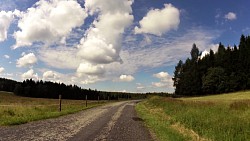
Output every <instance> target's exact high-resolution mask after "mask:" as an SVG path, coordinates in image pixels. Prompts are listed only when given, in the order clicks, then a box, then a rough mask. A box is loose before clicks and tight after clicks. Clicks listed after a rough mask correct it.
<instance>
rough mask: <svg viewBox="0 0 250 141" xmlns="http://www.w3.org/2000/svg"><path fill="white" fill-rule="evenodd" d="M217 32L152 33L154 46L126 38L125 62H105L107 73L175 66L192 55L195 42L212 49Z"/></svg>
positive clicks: (199, 46) (123, 57) (116, 73)
mask: <svg viewBox="0 0 250 141" xmlns="http://www.w3.org/2000/svg"><path fill="white" fill-rule="evenodd" d="M214 35H217V36H218V35H219V33H217V31H212V30H209V31H206V30H202V29H190V30H188V31H187V33H185V34H183V35H181V36H177V37H171V38H169V39H168V38H163V37H158V36H154V37H153V36H152V37H151V40H152V44H153V45H154V46H150V47H143V46H142V47H138V42H132V43H131V42H128V43H127V42H125V43H124V46H125V47H124V48H123V50H122V51H121V53H120V56H121V58H122V60H123V63H122V64H120V63H117V62H114V63H111V64H107V65H105V69H106V76H109V77H112V76H114V75H120V74H124V73H126V74H135V73H137V72H138V71H140V70H142V69H143V70H147V69H152V68H157V67H167V66H175V65H176V64H177V63H178V61H179V60H185V59H187V57H189V56H190V51H191V49H192V44H193V43H196V45H197V47H198V48H199V49H200V50H205V49H208V50H209V49H210V48H211V47H212V45H213V44H212V42H213V40H214V39H215V38H217V36H214ZM134 38H135V39H136V40H139V39H138V38H136V37H134ZM139 42H140V41H139ZM214 47H216V45H214ZM124 71H126V72H124ZM113 79H114V78H113Z"/></svg>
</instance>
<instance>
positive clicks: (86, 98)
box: [85, 94, 88, 107]
mask: <svg viewBox="0 0 250 141" xmlns="http://www.w3.org/2000/svg"><path fill="white" fill-rule="evenodd" d="M85 100H86V107H88V95H87V94H86V96H85Z"/></svg>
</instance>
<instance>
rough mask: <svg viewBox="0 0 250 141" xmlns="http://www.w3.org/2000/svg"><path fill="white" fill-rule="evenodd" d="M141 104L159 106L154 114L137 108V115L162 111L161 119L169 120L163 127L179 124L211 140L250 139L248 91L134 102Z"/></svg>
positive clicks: (152, 106)
mask: <svg viewBox="0 0 250 141" xmlns="http://www.w3.org/2000/svg"><path fill="white" fill-rule="evenodd" d="M142 105H144V106H145V108H146V109H148V110H150V109H159V108H160V109H162V111H161V112H160V111H159V112H156V113H154V114H150V113H149V112H141V113H142V114H141V115H142V117H144V116H151V117H157V113H158V114H160V113H161V114H163V115H164V117H167V118H168V120H165V121H167V122H169V123H171V124H170V125H168V124H165V126H167V127H166V128H171V127H173V126H172V125H175V124H180V125H182V126H184V127H185V128H186V129H189V130H193V131H194V132H195V133H197V134H198V136H199V137H202V138H204V139H210V140H215V141H221V140H241V141H244V140H248V139H250V91H248V92H238V93H232V94H223V95H215V96H206V97H195V98H181V99H173V98H162V97H153V98H150V99H148V100H147V101H146V102H144V103H141V105H138V106H139V107H140V106H142ZM145 121H147V119H145ZM146 123H147V122H146ZM147 124H148V123H147ZM161 126H162V125H161ZM150 127H152V126H150ZM153 128H157V125H156V127H153ZM180 133H181V132H180ZM165 134H168V133H167V131H166V132H165ZM160 136H162V135H160ZM186 140H188V139H186Z"/></svg>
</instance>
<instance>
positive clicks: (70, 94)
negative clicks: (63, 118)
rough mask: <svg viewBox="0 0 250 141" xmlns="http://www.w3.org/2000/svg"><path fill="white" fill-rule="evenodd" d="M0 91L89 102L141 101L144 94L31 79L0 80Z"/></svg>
mask: <svg viewBox="0 0 250 141" xmlns="http://www.w3.org/2000/svg"><path fill="white" fill-rule="evenodd" d="M0 91H8V92H14V94H15V95H18V96H24V97H34V98H53V99H57V98H58V97H59V95H62V98H63V99H77V100H81V99H85V98H86V95H87V98H88V99H89V100H98V98H99V99H100V100H118V99H141V98H145V97H146V95H145V94H140V93H124V92H105V91H97V90H92V89H83V88H81V87H79V86H77V85H65V84H64V83H56V82H50V81H42V80H40V81H34V80H32V79H27V80H24V81H23V82H17V81H14V80H10V79H5V78H0Z"/></svg>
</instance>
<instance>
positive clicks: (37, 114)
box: [0, 92, 105, 126]
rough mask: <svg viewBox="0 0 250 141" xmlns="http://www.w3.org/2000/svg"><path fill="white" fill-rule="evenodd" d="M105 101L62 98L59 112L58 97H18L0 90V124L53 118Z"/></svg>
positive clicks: (5, 124)
mask: <svg viewBox="0 0 250 141" xmlns="http://www.w3.org/2000/svg"><path fill="white" fill-rule="evenodd" d="M104 103H105V102H104V101H102V102H100V103H98V102H97V101H88V107H86V105H85V101H84V100H64V99H62V111H61V112H59V100H58V99H42V98H27V97H19V96H16V95H14V94H13V93H8V92H0V126H8V125H17V124H23V123H27V122H31V121H35V120H41V119H47V118H55V117H58V116H61V115H66V114H71V113H75V112H78V111H81V110H84V109H87V108H91V107H95V106H98V105H101V104H104Z"/></svg>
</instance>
